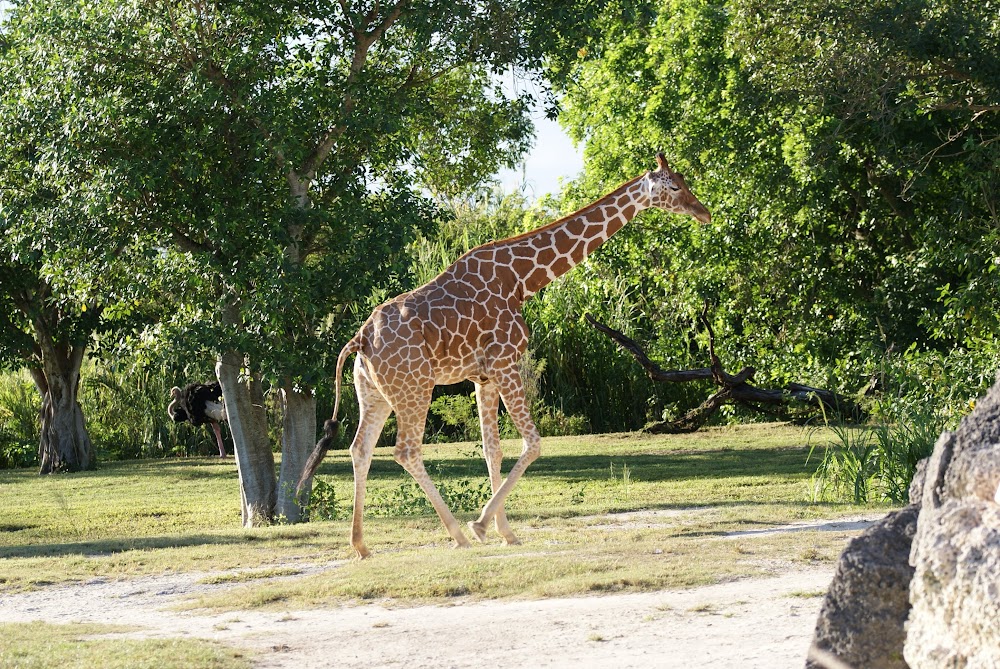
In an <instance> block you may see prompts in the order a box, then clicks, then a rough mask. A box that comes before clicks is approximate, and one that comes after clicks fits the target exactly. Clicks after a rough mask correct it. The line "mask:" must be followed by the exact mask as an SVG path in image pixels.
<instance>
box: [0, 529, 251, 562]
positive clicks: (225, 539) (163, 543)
mask: <svg viewBox="0 0 1000 669" xmlns="http://www.w3.org/2000/svg"><path fill="white" fill-rule="evenodd" d="M264 540H266V539H265V538H264V537H260V536H257V535H254V534H230V535H225V534H191V535H180V536H166V537H135V538H129V539H104V540H102V541H81V542H73V543H59V544H33V545H24V546H6V547H0V559H4V558H37V557H63V556H67V555H80V556H85V557H109V556H112V555H116V554H119V553H125V552H128V551H145V550H154V549H160V548H183V547H187V546H206V545H227V544H229V545H233V544H249V543H254V542H256V541H264Z"/></svg>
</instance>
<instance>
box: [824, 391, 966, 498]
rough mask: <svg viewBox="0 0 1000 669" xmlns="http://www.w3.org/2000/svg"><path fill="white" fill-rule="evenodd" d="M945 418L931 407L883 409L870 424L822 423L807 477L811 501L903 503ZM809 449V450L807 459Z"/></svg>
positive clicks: (942, 427)
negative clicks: (823, 439) (826, 436)
mask: <svg viewBox="0 0 1000 669" xmlns="http://www.w3.org/2000/svg"><path fill="white" fill-rule="evenodd" d="M948 426H949V422H948V420H947V419H945V418H943V417H942V415H941V414H940V413H939V412H937V411H936V410H935V409H933V408H928V407H910V408H900V407H899V406H897V405H893V406H891V407H885V408H883V410H882V412H881V413H880V415H879V416H878V422H876V423H874V424H873V425H871V426H863V427H849V426H846V425H830V426H828V427H829V428H830V429H831V430H832V432H833V434H834V436H835V440H834V445H832V446H826V447H825V449H824V451H823V457H822V459H821V460H820V464H819V466H818V467H817V469H816V473H815V474H814V475H813V483H812V485H813V499H815V500H830V501H844V502H851V503H854V504H885V503H888V504H905V503H906V502H908V501H909V488H910V482H911V481H912V480H913V475H914V473H915V472H916V467H917V463H918V462H919V461H920V460H922V459H924V458H926V457H928V456H929V455H930V454H931V452H932V451H933V450H934V443H935V442H936V441H937V438H938V436H939V435H940V434H941V431H942V430H944V429H945V428H946V427H948ZM814 451H815V445H814V446H813V448H811V449H810V452H809V459H811V458H812V455H813V453H814Z"/></svg>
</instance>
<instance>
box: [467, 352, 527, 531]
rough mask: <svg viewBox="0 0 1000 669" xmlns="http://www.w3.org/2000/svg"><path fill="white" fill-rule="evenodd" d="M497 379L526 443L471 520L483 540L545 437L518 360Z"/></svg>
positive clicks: (501, 393) (471, 525) (474, 529)
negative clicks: (533, 417) (527, 395)
mask: <svg viewBox="0 0 1000 669" xmlns="http://www.w3.org/2000/svg"><path fill="white" fill-rule="evenodd" d="M497 379H498V380H497V385H498V386H499V389H500V396H501V397H502V398H503V403H504V406H506V407H507V413H509V414H510V417H511V419H512V420H513V421H514V425H515V426H516V427H517V431H518V432H520V433H521V440H522V442H523V444H524V446H523V448H522V450H521V456H520V457H519V458H518V459H517V462H515V463H514V466H513V467H511V470H510V473H509V474H508V475H507V480H505V481H504V482H503V484H502V485H501V486H500V488H499V489H498V490H496V492H494V493H493V497H492V498H491V499H490V501H489V502H487V503H486V506H485V507H483V512H482V514H481V515H480V516H479V519H478V520H474V521H473V522H471V523H469V527H470V528H471V529H472V531H473V532H474V533H475V534H476V537H477V538H479V540H480V541H483V540H484V538H485V537H486V526H487V524H489V522H490V519H491V518H494V517H497V515H498V514H499V513H500V512H501V510H502V509H503V504H504V500H506V499H507V495H509V494H510V492H511V491H512V490H513V489H514V486H515V485H517V482H518V480H519V479H520V478H521V476H522V475H523V474H524V471H525V470H526V469H527V468H528V465H530V464H531V463H532V462H534V461H535V460H536V459H537V458H538V456H539V455H540V454H541V450H542V449H541V442H542V439H541V436H539V434H538V428H536V427H535V422H534V421H533V420H531V412H530V411H529V410H528V402H527V400H525V397H524V385H523V384H522V383H521V374H520V372H519V371H518V369H517V366H516V365H515V364H512V365H510V366H509V367H508V368H507V369H506V370H505V371H504V372H503V373H501V374H499V375H498V377H497Z"/></svg>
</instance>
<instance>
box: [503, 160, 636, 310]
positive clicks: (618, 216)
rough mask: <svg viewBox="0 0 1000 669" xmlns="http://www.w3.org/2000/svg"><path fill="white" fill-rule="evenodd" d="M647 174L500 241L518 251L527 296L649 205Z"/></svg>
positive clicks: (516, 265)
mask: <svg viewBox="0 0 1000 669" xmlns="http://www.w3.org/2000/svg"><path fill="white" fill-rule="evenodd" d="M644 177H645V175H643V176H640V177H636V178H635V179H632V180H631V181H627V182H626V183H624V184H622V185H621V186H619V187H618V188H617V189H616V190H614V191H613V192H611V193H609V194H607V195H605V196H604V197H602V198H601V199H599V200H597V201H595V202H592V203H591V204H589V205H587V206H586V207H584V208H582V209H580V210H579V211H577V212H576V213H574V214H570V215H569V216H567V217H565V218H562V219H559V220H558V221H555V222H553V223H550V224H548V225H546V226H544V227H541V228H538V229H537V230H533V231H531V232H527V233H525V234H523V235H519V236H517V237H512V238H510V239H507V240H503V241H500V242H497V245H498V246H499V245H509V247H510V249H511V251H512V253H513V254H514V256H515V260H514V263H513V268H514V271H515V274H516V275H517V277H518V279H519V280H520V281H521V285H522V288H523V291H524V297H525V298H528V297H531V296H532V295H534V294H535V293H537V292H538V291H539V290H541V289H542V288H544V287H545V286H547V285H548V284H550V283H551V282H552V281H554V280H555V279H556V278H558V277H560V276H562V275H563V274H565V273H566V272H568V271H569V270H571V269H572V268H574V267H576V266H577V265H578V264H580V263H581V262H582V261H583V259H584V258H586V257H587V256H588V255H590V254H591V253H593V252H594V251H595V250H596V249H597V248H598V247H599V246H600V245H601V244H603V243H604V242H606V241H608V239H610V238H611V235H613V234H615V233H616V232H618V231H619V230H621V229H622V226H624V225H625V224H626V223H628V222H629V221H631V220H632V218H633V217H635V215H636V214H638V213H639V212H640V211H642V210H643V209H646V208H648V207H649V195H648V194H647V193H646V189H645V188H644V185H643V179H644ZM525 260H527V261H528V262H524V261H525Z"/></svg>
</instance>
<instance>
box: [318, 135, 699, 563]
mask: <svg viewBox="0 0 1000 669" xmlns="http://www.w3.org/2000/svg"><path fill="white" fill-rule="evenodd" d="M657 161H658V162H659V166H660V167H659V170H657V171H655V172H649V173H647V174H645V175H643V176H641V177H638V178H636V179H632V180H631V181H628V182H626V183H625V184H623V185H622V186H621V187H619V188H618V189H617V190H615V191H613V192H612V193H610V194H608V195H606V196H605V197H603V198H601V199H600V200H597V201H596V202H594V203H592V204H591V205H588V206H587V207H584V208H583V209H581V210H580V211H578V212H576V213H575V214H572V215H570V216H567V217H565V218H563V219H560V220H558V221H555V222H554V223H550V224H549V225H546V226H543V227H541V228H538V229H537V230H533V231H531V232H527V233H524V234H522V235H517V236H514V237H511V238H508V239H504V240H500V241H497V242H491V243H488V244H484V245H482V246H479V247H476V248H474V249H472V250H471V251H469V252H468V253H466V254H465V255H463V256H462V257H461V258H459V259H458V260H457V261H455V263H454V264H452V265H451V266H450V267H448V269H446V270H445V271H444V272H442V273H441V274H440V275H438V276H437V277H436V278H434V279H432V280H431V281H429V282H428V283H426V284H424V285H423V286H420V287H419V288H417V289H415V290H412V291H410V292H408V293H404V294H402V295H399V296H398V297H395V298H393V299H391V300H389V301H387V302H385V303H383V304H381V305H380V306H378V307H376V308H375V310H374V311H373V313H372V315H371V316H370V317H369V318H368V320H367V321H365V323H364V325H362V326H361V329H360V330H359V331H358V333H357V334H356V335H355V336H354V337H353V338H352V339H351V341H350V342H348V344H347V345H346V346H345V347H344V349H343V350H342V351H341V353H340V356H339V358H338V360H337V377H336V385H337V400H336V403H335V407H334V419H333V421H332V422H333V423H334V425H336V415H337V412H338V410H339V403H340V378H341V374H342V369H343V365H344V362H345V360H346V358H347V356H349V355H350V354H351V353H355V352H356V353H357V354H358V355H357V358H356V360H355V363H354V383H355V388H356V390H357V397H358V402H359V406H360V420H359V424H358V430H357V433H356V435H355V437H354V441H353V442H352V444H351V450H350V452H351V459H352V462H353V465H354V484H355V490H354V516H353V524H352V529H351V543H352V545H353V546H354V549H355V550H356V551H357V554H358V556H359V557H366V556H367V555H368V549H367V548H366V547H365V544H364V540H363V536H362V516H363V510H364V498H365V483H366V480H367V476H368V470H369V467H370V465H371V458H372V451H373V449H374V446H375V442H376V440H377V439H378V435H379V433H380V432H381V430H382V427H383V425H384V423H385V421H386V419H387V418H388V417H389V414H390V413H392V412H395V413H396V421H397V426H398V433H397V439H396V448H395V452H394V456H395V459H396V461H397V462H399V463H400V464H401V465H402V466H403V468H404V469H406V470H407V471H408V472H409V473H410V474H411V475H412V476H413V478H414V479H415V480H416V481H417V483H418V484H419V485H420V487H421V488H422V489H423V491H424V493H425V494H426V495H427V497H428V499H429V500H430V502H431V504H432V505H433V507H434V509H435V511H436V512H437V514H438V516H439V517H440V518H441V521H442V522H443V523H444V525H445V527H446V528H447V529H448V532H449V534H450V535H451V536H452V538H453V539H454V540H455V542H456V544H457V545H459V546H468V545H469V541H468V539H467V538H466V537H465V535H464V534H463V532H462V530H461V528H460V526H459V524H458V522H457V521H456V520H455V517H454V516H453V515H452V513H451V511H450V510H449V509H448V507H447V506H446V505H445V504H444V502H443V500H442V499H441V495H440V494H439V493H438V491H437V489H436V488H435V486H434V484H433V482H432V481H431V479H430V477H429V476H428V475H427V472H426V470H425V469H424V464H423V458H422V456H421V442H422V439H423V433H424V425H425V422H426V418H427V410H428V407H429V405H430V401H431V394H432V392H433V389H434V386H435V385H442V384H451V383H457V382H459V381H464V380H466V379H468V380H471V381H473V382H474V383H475V386H476V403H477V405H478V410H479V419H480V426H481V428H482V436H483V454H484V456H485V458H486V464H487V469H488V470H489V476H490V484H491V486H492V489H493V497H492V498H491V499H490V501H489V502H488V503H487V504H486V506H485V507H484V509H483V511H482V513H481V514H480V516H479V518H478V520H476V521H474V522H471V523H469V527H470V528H471V530H472V532H473V533H474V534H475V536H476V538H477V539H479V540H480V541H484V540H485V538H486V526H487V524H488V523H489V521H490V520H491V519H494V520H495V524H496V528H497V531H498V532H499V533H500V534H501V535H502V536H503V537H504V539H505V540H506V541H507V542H508V543H511V544H513V543H517V538H516V536H515V535H514V533H513V532H512V531H511V529H510V526H509V524H508V522H507V519H506V515H505V513H504V508H503V504H504V500H505V499H506V497H507V495H508V494H509V493H510V491H511V490H512V489H513V487H514V485H515V484H516V483H517V481H518V479H519V478H520V477H521V475H522V474H523V473H524V470H525V469H527V467H528V465H530V464H531V462H533V461H534V460H535V459H536V458H537V457H538V455H539V453H540V442H541V439H540V437H539V434H538V430H537V428H536V427H535V424H534V422H533V421H532V419H531V415H530V412H529V409H530V407H529V406H528V405H527V402H526V400H525V397H524V388H523V385H522V383H521V376H520V372H519V370H518V361H519V359H520V358H521V355H522V354H523V353H524V351H525V349H526V348H527V345H528V328H527V325H526V324H525V321H524V317H523V316H522V314H521V307H522V306H523V304H524V302H525V300H527V299H528V298H529V297H531V296H532V295H534V294H535V293H536V292H538V290H540V289H541V288H542V287H544V286H545V285H547V284H548V283H550V282H551V281H553V280H554V279H555V278H557V277H558V276H561V275H562V274H564V273H565V272H567V271H569V270H570V269H571V268H572V267H574V266H575V265H576V264H578V263H579V262H581V261H582V260H583V259H584V258H585V257H586V256H587V255H588V254H590V253H591V252H593V251H594V250H595V249H596V248H597V247H598V246H600V245H601V244H603V243H604V242H605V241H607V239H608V238H609V237H610V236H611V235H613V234H614V233H615V232H617V231H618V230H619V229H621V227H622V226H623V225H625V223H627V222H628V221H629V220H631V218H632V217H633V216H635V215H636V214H637V213H638V212H639V211H641V210H643V209H645V208H648V207H650V206H656V207H660V208H663V209H667V210H668V211H674V212H677V213H685V214H690V215H692V216H695V217H696V218H698V219H699V220H701V221H702V222H708V220H709V219H710V214H709V212H708V210H707V209H706V208H705V207H704V206H703V205H702V204H701V203H700V202H699V201H698V200H697V198H695V197H694V195H692V194H691V192H690V190H688V188H687V186H686V184H684V180H683V177H682V176H681V175H679V174H677V173H674V172H671V171H670V169H669V167H668V166H667V164H666V161H665V160H664V159H663V157H662V155H659V154H658V155H657ZM501 398H502V399H503V402H504V406H505V407H506V408H507V412H508V414H509V415H510V417H511V419H512V420H513V421H514V425H515V426H516V427H517V429H518V432H519V433H520V434H521V438H522V440H523V449H522V452H521V455H520V457H519V458H518V460H517V462H516V463H515V464H514V465H513V467H512V468H511V471H510V472H509V473H508V476H507V479H506V480H503V478H502V475H501V472H500V464H501V460H502V457H503V454H502V452H501V450H500V435H499V429H498V425H497V411H498V409H499V402H500V399H501ZM329 434H330V433H328V435H329ZM328 446H329V438H324V440H321V441H320V443H319V444H317V448H316V451H315V452H314V453H313V457H311V458H310V462H309V463H308V464H307V466H306V471H305V472H303V475H302V481H303V482H304V481H305V480H307V479H308V478H309V477H311V476H312V474H313V473H314V472H315V469H316V467H318V465H319V461H320V460H321V459H322V456H323V453H325V450H326V448H327V447H328Z"/></svg>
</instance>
